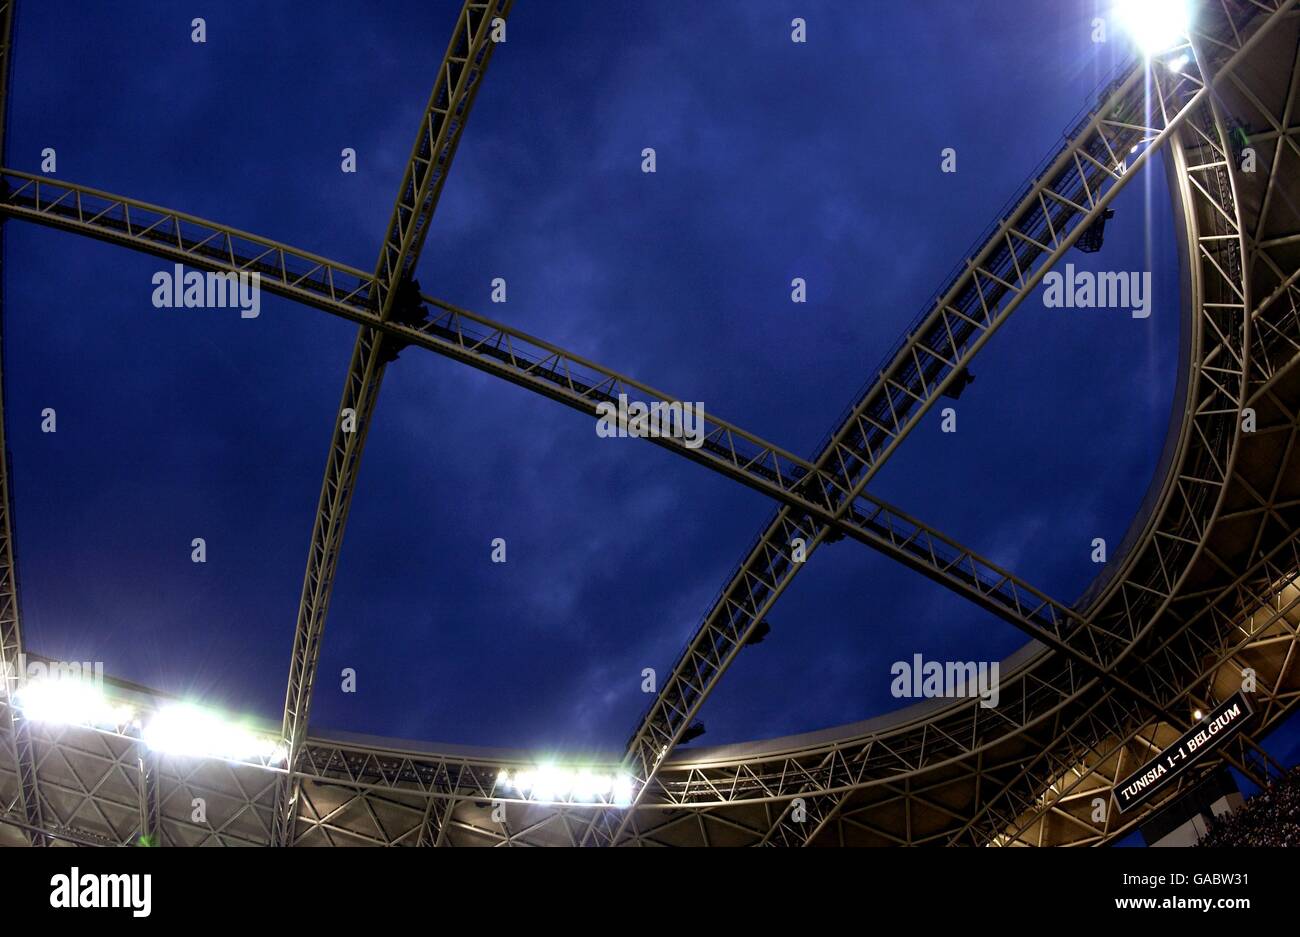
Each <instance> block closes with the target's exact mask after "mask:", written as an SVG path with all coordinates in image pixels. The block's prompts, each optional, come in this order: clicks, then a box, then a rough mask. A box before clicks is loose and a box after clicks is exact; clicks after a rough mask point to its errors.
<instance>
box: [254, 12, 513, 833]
mask: <svg viewBox="0 0 1300 937" xmlns="http://www.w3.org/2000/svg"><path fill="white" fill-rule="evenodd" d="M512 4H513V0H486V2H482V0H465V4H464V6H462V7H461V11H460V15H459V16H458V17H457V20H456V28H455V30H454V32H453V33H452V38H451V42H450V43H449V44H448V46H447V51H446V53H445V54H444V55H443V59H442V64H441V65H440V66H439V67H438V79H437V81H436V83H435V84H434V88H433V93H432V94H431V95H430V96H429V103H428V105H427V106H426V108H425V113H424V118H423V120H422V121H421V125H420V132H419V134H418V135H417V136H416V139H415V144H414V146H413V147H412V150H411V157H410V159H409V160H408V161H407V164H406V171H405V173H404V174H403V176H402V184H401V187H400V188H399V189H398V193H397V202H396V204H395V205H394V206H393V214H392V218H391V219H390V221H389V224H388V233H387V234H386V235H385V237H384V244H383V247H382V248H381V249H380V252H379V260H378V262H377V263H376V266H375V274H374V277H373V278H372V280H371V283H372V286H373V288H372V289H371V290H370V294H371V295H372V296H373V301H374V303H375V305H376V307H377V310H378V315H379V320H380V322H388V321H389V320H390V319H391V318H392V316H393V313H394V311H395V308H396V302H397V299H398V297H399V290H398V288H397V287H398V285H399V283H401V282H403V281H404V280H408V279H409V278H410V277H411V272H412V270H414V268H415V263H416V261H417V260H418V258H419V256H420V250H421V248H422V247H423V245H424V239H425V236H426V235H427V234H428V231H429V221H430V219H432V217H433V213H434V210H435V209H436V208H437V205H438V197H439V195H440V194H441V193H442V187H443V184H444V183H445V182H446V179H447V172H448V170H449V169H450V168H451V162H452V159H453V158H454V157H455V155H456V149H457V147H458V146H459V144H460V140H461V135H462V132H463V130H464V128H465V123H466V121H467V120H468V119H469V112H470V108H471V107H472V106H473V103H474V98H475V96H476V95H477V93H478V89H479V87H480V86H481V85H482V78H483V74H484V72H485V71H486V69H487V66H488V62H489V61H490V60H491V57H492V50H493V48H494V47H495V45H496V43H495V42H492V41H491V39H490V36H491V33H492V30H493V28H494V24H495V23H496V22H504V20H505V17H506V16H507V15H509V12H510V7H511V5H512ZM386 344H388V345H390V346H391V345H392V344H393V342H392V339H389V338H387V337H386V336H385V335H384V333H383V332H380V331H377V330H375V329H372V328H367V327H365V326H363V327H362V328H361V330H360V332H359V333H358V334H357V341H356V345H355V346H354V347H353V349H352V359H351V362H350V363H349V365H348V374H347V379H346V380H345V381H344V384H343V399H342V401H341V402H340V404H339V409H338V412H337V413H336V414H335V416H334V431H333V439H332V440H331V441H330V449H329V458H328V460H327V461H326V466H325V480H324V482H323V483H322V485H321V495H320V503H319V504H318V506H317V508H316V520H315V524H314V525H313V528H312V537H311V547H310V550H309V552H308V555H307V572H306V576H305V578H304V581H303V587H302V599H301V601H300V603H299V607H298V623H297V627H296V628H295V631H294V642H293V653H292V656H291V658H290V667H289V681H288V689H287V692H286V696H285V704H284V728H283V732H284V739H285V745H286V747H287V750H288V752H289V755H288V758H289V764H290V765H292V764H294V763H295V762H296V759H297V758H298V755H299V752H300V751H301V748H302V743H303V740H304V739H305V738H306V736H307V720H308V715H309V712H310V709H311V694H312V688H313V685H314V682H315V679H316V666H317V663H318V661H319V659H320V645H321V639H322V636H323V634H324V630H325V619H326V615H327V614H328V611H329V600H330V596H331V594H332V593H333V589H334V575H335V572H336V570H337V568H338V558H339V551H340V550H341V549H342V546H343V531H344V528H345V527H346V525H347V517H348V512H349V510H350V509H351V506H352V494H353V491H354V490H355V487H356V480H357V475H358V473H359V471H360V468H361V454H362V451H363V449H364V448H365V441H366V437H367V435H368V434H369V431H370V423H371V417H372V416H373V415H374V410H375V403H376V401H377V400H378V397H379V387H380V384H381V383H382V381H383V378H384V370H385V366H386V362H387V361H388V360H390V358H391V357H392V356H391V355H389V354H386V353H385V348H384V346H385V345H386ZM389 351H391V348H390V349H389ZM298 793H299V788H298V786H297V785H296V784H295V783H294V782H293V779H292V777H291V776H288V775H286V776H285V777H284V778H282V779H281V782H280V785H279V787H278V788H277V792H276V809H275V828H274V830H273V831H272V839H271V844H272V845H274V846H285V845H288V844H289V843H290V841H291V840H292V838H293V828H294V817H295V816H296V813H297V804H298Z"/></svg>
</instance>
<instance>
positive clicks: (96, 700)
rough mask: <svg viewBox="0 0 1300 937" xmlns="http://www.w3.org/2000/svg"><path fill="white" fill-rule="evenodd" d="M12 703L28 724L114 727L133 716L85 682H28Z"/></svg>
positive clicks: (67, 680) (64, 680)
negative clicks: (29, 722)
mask: <svg viewBox="0 0 1300 937" xmlns="http://www.w3.org/2000/svg"><path fill="white" fill-rule="evenodd" d="M14 703H16V704H17V706H18V708H19V709H20V710H22V713H23V716H25V717H26V718H27V719H29V720H31V721H32V722H44V723H51V724H55V725H65V726H106V727H116V726H121V725H126V724H127V723H129V722H130V721H131V719H132V718H133V715H134V714H133V711H132V710H131V709H130V708H129V707H127V706H122V705H120V704H118V703H115V702H113V701H112V700H110V699H109V698H108V697H107V696H105V695H104V691H103V690H102V689H101V688H100V687H99V686H97V685H96V684H95V683H93V682H91V681H89V680H69V679H39V680H29V681H27V682H26V683H24V684H23V685H22V686H21V687H19V689H18V692H17V693H15V694H14Z"/></svg>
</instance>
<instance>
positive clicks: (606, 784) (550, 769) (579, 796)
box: [497, 764, 632, 807]
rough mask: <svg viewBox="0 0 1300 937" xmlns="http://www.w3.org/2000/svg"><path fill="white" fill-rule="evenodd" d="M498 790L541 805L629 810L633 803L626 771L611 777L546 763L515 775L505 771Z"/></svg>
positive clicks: (607, 774) (605, 774) (589, 770)
mask: <svg viewBox="0 0 1300 937" xmlns="http://www.w3.org/2000/svg"><path fill="white" fill-rule="evenodd" d="M497 787H498V789H500V790H502V791H513V792H515V793H517V794H519V795H520V796H521V797H523V798H525V799H527V800H532V801H537V802H538V803H563V804H582V803H585V804H605V803H612V804H614V805H615V806H618V807H626V806H627V805H628V804H630V803H631V802H632V777H631V775H629V774H627V773H626V772H616V773H613V774H610V773H603V772H597V771H592V770H591V769H590V768H565V767H562V766H559V765H554V764H544V765H538V766H536V767H535V768H531V769H524V770H520V771H516V772H515V773H514V774H513V775H511V774H510V772H509V771H502V772H501V773H500V774H498V775H497Z"/></svg>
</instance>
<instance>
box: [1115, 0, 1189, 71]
mask: <svg viewBox="0 0 1300 937" xmlns="http://www.w3.org/2000/svg"><path fill="white" fill-rule="evenodd" d="M1112 12H1113V13H1114V16H1115V19H1116V20H1117V21H1118V22H1119V24H1120V26H1121V27H1123V29H1124V31H1125V32H1126V33H1128V34H1129V36H1130V38H1132V40H1133V41H1134V42H1136V43H1137V45H1138V48H1139V49H1141V50H1142V54H1143V55H1145V56H1146V57H1147V58H1150V57H1151V56H1153V55H1157V54H1159V53H1161V52H1164V51H1165V50H1166V49H1168V48H1169V47H1171V46H1174V45H1177V44H1178V43H1179V42H1181V41H1182V40H1183V39H1184V38H1185V37H1186V35H1187V32H1188V30H1189V29H1191V26H1192V14H1191V11H1190V10H1189V9H1188V2H1187V0H1115V6H1114V7H1113V8H1112ZM1184 64H1186V63H1184Z"/></svg>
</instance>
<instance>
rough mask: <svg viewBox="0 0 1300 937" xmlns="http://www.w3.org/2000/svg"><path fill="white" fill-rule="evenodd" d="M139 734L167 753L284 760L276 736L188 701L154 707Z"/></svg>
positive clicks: (145, 741) (152, 745) (157, 748)
mask: <svg viewBox="0 0 1300 937" xmlns="http://www.w3.org/2000/svg"><path fill="white" fill-rule="evenodd" d="M140 737H141V738H142V739H143V740H144V743H145V744H146V745H148V746H149V748H151V749H153V750H154V751H156V752H161V753H164V754H168V755H180V756H184V757H191V758H227V759H231V760H235V761H250V760H254V759H261V758H265V759H268V760H269V761H280V760H283V759H284V747H283V745H281V744H280V741H279V739H277V738H274V737H272V736H269V735H266V734H265V733H259V732H255V731H252V730H250V729H247V728H245V727H244V726H242V725H239V724H238V723H235V722H230V721H228V720H227V719H226V718H225V717H223V716H221V715H219V714H218V713H215V712H212V711H210V710H206V709H201V708H199V707H198V706H195V705H193V704H190V703H177V704H174V705H171V706H166V707H164V708H162V709H160V710H158V712H156V713H154V714H153V716H152V717H151V718H150V719H149V721H148V722H147V723H146V724H145V726H144V729H143V731H142V732H141V733H140Z"/></svg>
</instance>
